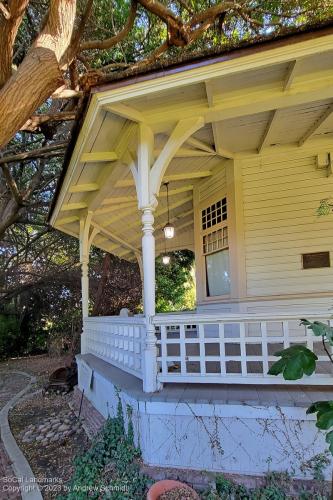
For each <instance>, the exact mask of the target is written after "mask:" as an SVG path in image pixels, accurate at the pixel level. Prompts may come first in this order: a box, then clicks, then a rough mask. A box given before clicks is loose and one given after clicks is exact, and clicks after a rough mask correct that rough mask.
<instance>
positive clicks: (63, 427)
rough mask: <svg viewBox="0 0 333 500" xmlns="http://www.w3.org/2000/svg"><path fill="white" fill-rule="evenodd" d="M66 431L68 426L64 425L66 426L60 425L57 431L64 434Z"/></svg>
mask: <svg viewBox="0 0 333 500" xmlns="http://www.w3.org/2000/svg"><path fill="white" fill-rule="evenodd" d="M68 430H69V425H66V424H62V425H61V426H60V427H59V429H58V431H59V432H65V431H68Z"/></svg>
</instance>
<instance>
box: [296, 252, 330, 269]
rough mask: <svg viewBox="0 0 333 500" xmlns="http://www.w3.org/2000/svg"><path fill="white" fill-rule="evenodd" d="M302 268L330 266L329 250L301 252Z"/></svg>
mask: <svg viewBox="0 0 333 500" xmlns="http://www.w3.org/2000/svg"><path fill="white" fill-rule="evenodd" d="M302 264H303V269H316V268H319V267H331V262H330V253H329V252H313V253H303V254H302Z"/></svg>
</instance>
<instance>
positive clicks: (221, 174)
mask: <svg viewBox="0 0 333 500" xmlns="http://www.w3.org/2000/svg"><path fill="white" fill-rule="evenodd" d="M225 163H226V162H221V166H220V167H219V168H218V169H215V170H214V171H213V175H212V176H211V177H209V178H208V179H207V180H205V181H202V182H200V184H199V186H198V193H199V196H198V199H199V202H200V203H201V202H203V201H204V200H206V199H207V198H210V199H213V198H214V196H215V195H216V201H218V199H219V197H220V196H225V195H226V189H227V187H226V186H227V182H226V171H225V170H226V169H225ZM201 208H203V206H202V207H201Z"/></svg>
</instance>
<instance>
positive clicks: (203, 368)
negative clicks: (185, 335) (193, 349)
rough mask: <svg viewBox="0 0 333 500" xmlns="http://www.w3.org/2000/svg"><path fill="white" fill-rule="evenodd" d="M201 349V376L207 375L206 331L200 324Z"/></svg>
mask: <svg viewBox="0 0 333 500" xmlns="http://www.w3.org/2000/svg"><path fill="white" fill-rule="evenodd" d="M198 327H199V342H200V344H199V348H200V373H201V375H205V374H206V353H205V331H204V325H203V324H202V323H199V325H198Z"/></svg>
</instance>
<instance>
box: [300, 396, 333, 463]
mask: <svg viewBox="0 0 333 500" xmlns="http://www.w3.org/2000/svg"><path fill="white" fill-rule="evenodd" d="M306 413H307V414H309V413H317V422H316V426H317V427H318V429H321V430H324V431H327V430H328V429H331V428H332V427H333V401H317V402H316V403H313V404H312V405H311V406H310V407H309V408H308V409H307V411H306ZM326 443H328V444H329V450H330V452H331V454H332V455H333V429H332V430H330V431H329V432H328V433H327V434H326Z"/></svg>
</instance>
